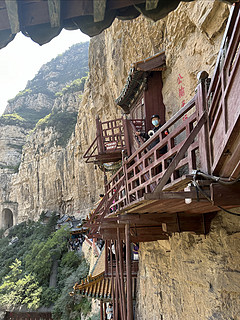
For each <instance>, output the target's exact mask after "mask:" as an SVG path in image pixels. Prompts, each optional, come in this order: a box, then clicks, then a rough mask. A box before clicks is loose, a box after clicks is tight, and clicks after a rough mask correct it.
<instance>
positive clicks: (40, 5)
mask: <svg viewBox="0 0 240 320" xmlns="http://www.w3.org/2000/svg"><path fill="white" fill-rule="evenodd" d="M190 1H194V0H185V2H190ZM229 2H232V1H231V0H229ZM179 3H180V0H169V1H168V2H167V3H166V1H163V0H121V1H119V0H68V1H61V0H11V1H5V0H0V48H3V47H4V46H6V45H7V44H8V43H9V42H10V41H12V40H13V39H14V37H15V35H16V34H17V33H18V32H20V31H22V33H23V34H25V35H26V36H29V37H31V39H32V40H33V41H35V42H37V43H39V44H40V45H42V44H44V43H47V42H49V41H51V40H52V39H53V38H54V37H56V36H57V35H58V34H59V33H60V32H61V30H62V29H63V28H65V29H69V30H73V29H80V30H81V31H82V32H84V33H86V34H88V35H89V36H94V35H97V34H99V33H101V32H102V31H103V30H104V29H106V28H108V27H109V26H110V25H111V24H112V22H113V21H114V19H115V18H116V17H117V18H119V19H123V20H129V19H135V18H136V17H138V16H139V15H140V14H143V15H144V16H146V17H148V18H150V19H152V20H154V21H157V20H159V19H162V18H163V17H165V16H166V15H167V14H168V13H169V12H170V11H172V10H175V9H176V8H177V6H178V5H179Z"/></svg>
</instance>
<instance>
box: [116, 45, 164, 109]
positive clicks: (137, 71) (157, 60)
mask: <svg viewBox="0 0 240 320" xmlns="http://www.w3.org/2000/svg"><path fill="white" fill-rule="evenodd" d="M165 64H166V57H165V52H164V51H161V52H159V53H157V54H155V55H153V56H151V57H148V58H146V59H144V60H141V61H137V62H136V63H134V64H133V65H132V66H131V68H130V71H129V74H128V77H127V81H126V84H125V86H124V87H123V89H122V91H121V93H120V95H119V97H118V98H117V99H116V104H117V105H119V106H120V107H122V108H123V109H124V111H125V112H127V113H128V112H129V105H131V103H132V102H133V101H134V100H135V98H136V96H137V95H138V93H139V92H141V91H142V89H143V88H144V87H145V86H146V84H147V75H148V73H149V72H150V71H161V70H164V69H165Z"/></svg>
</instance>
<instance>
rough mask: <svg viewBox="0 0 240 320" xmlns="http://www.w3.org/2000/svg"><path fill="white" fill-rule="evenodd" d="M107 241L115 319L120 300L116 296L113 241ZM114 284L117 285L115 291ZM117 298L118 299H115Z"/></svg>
mask: <svg viewBox="0 0 240 320" xmlns="http://www.w3.org/2000/svg"><path fill="white" fill-rule="evenodd" d="M107 243H109V244H110V245H109V247H110V249H109V255H110V264H111V284H112V302H113V317H114V320H115V319H117V318H116V317H115V315H116V304H117V303H118V300H116V299H117V296H115V292H116V290H117V284H116V281H114V277H113V259H112V251H111V244H112V242H111V241H109V242H108V241H107ZM106 250H108V248H106ZM114 285H115V291H114ZM115 300H116V301H115Z"/></svg>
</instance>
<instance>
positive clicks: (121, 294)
mask: <svg viewBox="0 0 240 320" xmlns="http://www.w3.org/2000/svg"><path fill="white" fill-rule="evenodd" d="M114 246H115V252H116V278H117V282H118V288H119V291H118V292H119V297H120V299H119V300H120V311H121V320H126V304H125V301H124V299H125V294H124V286H123V285H124V284H123V283H122V281H121V278H120V270H119V258H118V257H119V252H118V248H117V241H114Z"/></svg>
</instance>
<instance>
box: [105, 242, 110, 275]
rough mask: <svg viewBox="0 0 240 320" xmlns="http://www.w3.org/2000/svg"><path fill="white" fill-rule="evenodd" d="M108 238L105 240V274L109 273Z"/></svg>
mask: <svg viewBox="0 0 240 320" xmlns="http://www.w3.org/2000/svg"><path fill="white" fill-rule="evenodd" d="M108 273H109V270H108V240H105V275H108Z"/></svg>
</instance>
